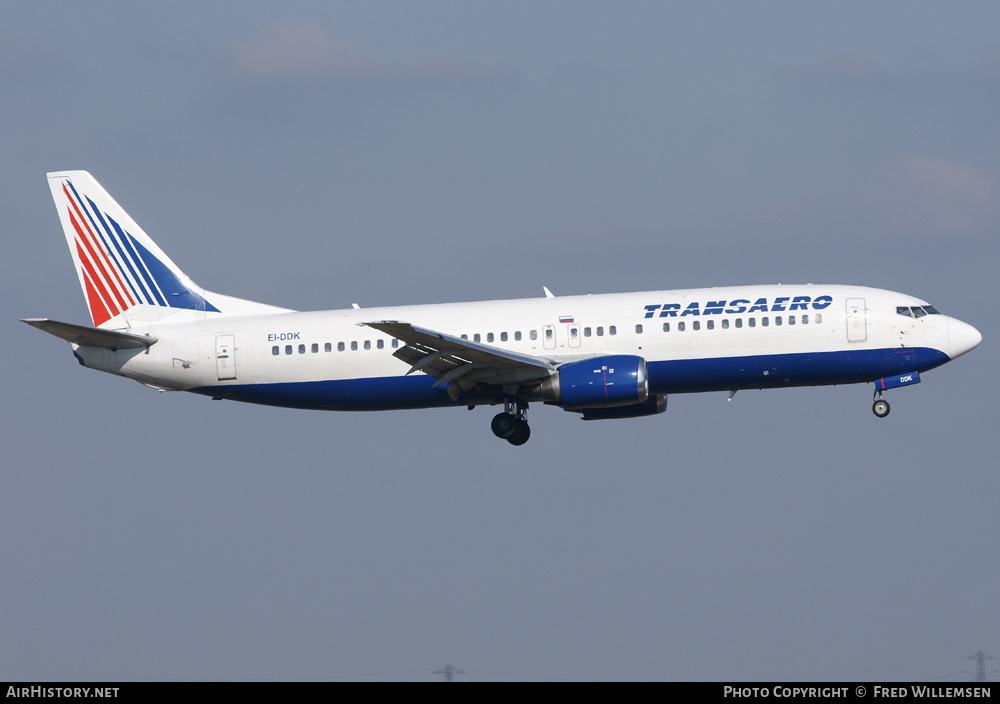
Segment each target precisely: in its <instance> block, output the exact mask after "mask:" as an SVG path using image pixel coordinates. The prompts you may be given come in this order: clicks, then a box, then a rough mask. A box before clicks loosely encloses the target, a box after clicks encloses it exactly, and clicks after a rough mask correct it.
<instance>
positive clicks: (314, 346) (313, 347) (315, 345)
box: [312, 342, 319, 354]
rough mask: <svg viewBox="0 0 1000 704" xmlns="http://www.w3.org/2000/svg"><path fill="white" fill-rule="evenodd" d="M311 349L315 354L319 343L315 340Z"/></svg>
mask: <svg viewBox="0 0 1000 704" xmlns="http://www.w3.org/2000/svg"><path fill="white" fill-rule="evenodd" d="M312 351H313V354H316V353H317V352H319V343H317V342H314V343H312Z"/></svg>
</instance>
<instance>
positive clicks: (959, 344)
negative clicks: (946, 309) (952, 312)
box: [948, 318, 983, 359]
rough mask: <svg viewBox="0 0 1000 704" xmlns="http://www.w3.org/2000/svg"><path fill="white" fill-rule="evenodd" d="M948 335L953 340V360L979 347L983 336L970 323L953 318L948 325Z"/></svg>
mask: <svg viewBox="0 0 1000 704" xmlns="http://www.w3.org/2000/svg"><path fill="white" fill-rule="evenodd" d="M948 335H949V337H950V338H951V355H950V356H951V358H952V359H955V358H956V357H961V356H962V355H963V354H965V353H966V352H970V351H972V350H974V349H976V347H978V346H979V343H980V342H982V341H983V335H982V333H980V332H979V331H978V330H976V329H975V328H974V327H972V326H971V325H969V324H968V323H963V322H962V321H961V320H955V319H954V318H952V319H951V320H950V322H949V323H948Z"/></svg>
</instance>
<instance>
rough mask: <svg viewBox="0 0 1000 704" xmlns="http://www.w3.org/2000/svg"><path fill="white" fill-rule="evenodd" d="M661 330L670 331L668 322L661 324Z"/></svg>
mask: <svg viewBox="0 0 1000 704" xmlns="http://www.w3.org/2000/svg"><path fill="white" fill-rule="evenodd" d="M663 332H670V323H664V324H663Z"/></svg>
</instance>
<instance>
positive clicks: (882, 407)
mask: <svg viewBox="0 0 1000 704" xmlns="http://www.w3.org/2000/svg"><path fill="white" fill-rule="evenodd" d="M872 413H874V414H875V415H876V416H878V417H879V418H885V417H886V416H887V415H889V402H888V401H884V400H882V399H879V400H878V401H876V402H875V403H873V404H872Z"/></svg>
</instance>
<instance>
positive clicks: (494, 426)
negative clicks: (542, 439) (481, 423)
mask: <svg viewBox="0 0 1000 704" xmlns="http://www.w3.org/2000/svg"><path fill="white" fill-rule="evenodd" d="M503 405H504V412H503V413H497V414H496V415H495V416H493V422H492V423H490V429H491V430H492V431H493V434H494V435H496V436H497V437H498V438H500V439H501V440H506V441H507V442H509V443H510V444H511V445H523V444H524V443H526V442H528V438H529V437H531V428H529V427H528V420H527V415H528V404H527V403H524V402H523V401H513V402H512V401H504V404H503Z"/></svg>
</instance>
